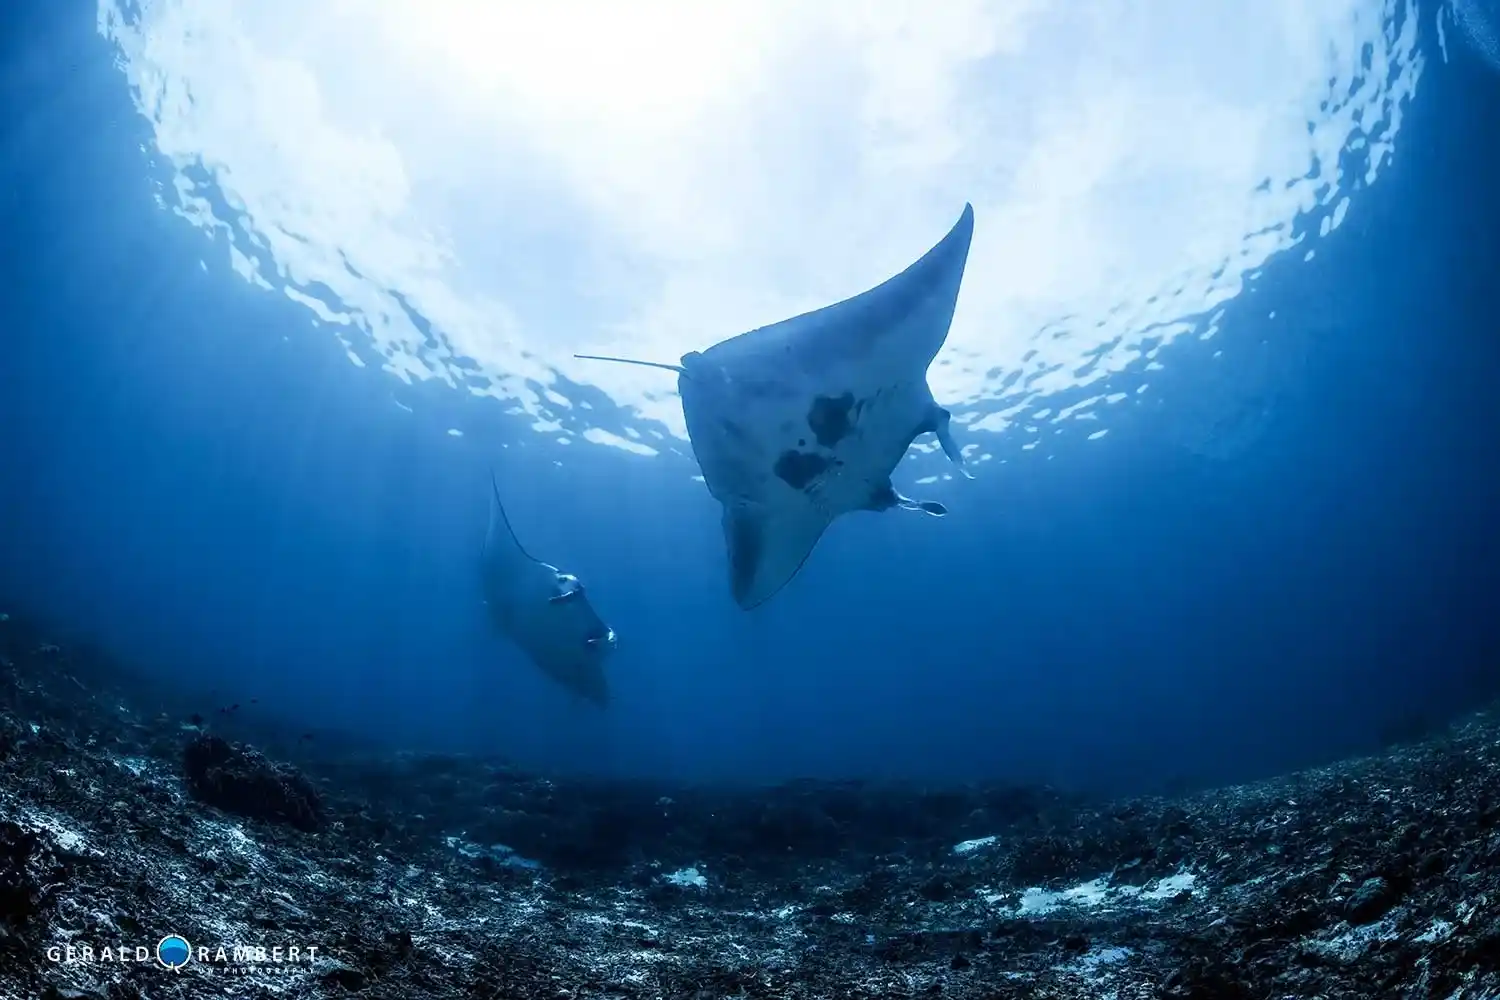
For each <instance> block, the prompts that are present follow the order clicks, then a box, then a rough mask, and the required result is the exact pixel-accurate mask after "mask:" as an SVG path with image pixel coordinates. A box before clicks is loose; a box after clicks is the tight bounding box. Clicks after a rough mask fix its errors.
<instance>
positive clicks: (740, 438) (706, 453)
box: [576, 205, 974, 610]
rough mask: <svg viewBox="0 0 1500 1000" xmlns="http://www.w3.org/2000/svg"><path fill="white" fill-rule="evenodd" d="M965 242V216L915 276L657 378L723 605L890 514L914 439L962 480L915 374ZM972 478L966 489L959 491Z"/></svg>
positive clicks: (943, 416) (922, 375)
mask: <svg viewBox="0 0 1500 1000" xmlns="http://www.w3.org/2000/svg"><path fill="white" fill-rule="evenodd" d="M973 235H974V208H973V206H972V205H965V206H964V210H963V214H962V215H961V216H959V219H958V223H957V224H956V225H954V227H953V229H952V230H951V231H949V233H948V235H947V236H945V237H943V238H942V240H940V241H939V242H938V244H937V245H936V246H934V247H933V248H932V249H931V250H929V251H928V252H927V253H926V254H925V255H923V256H922V258H921V259H920V260H918V261H917V262H916V263H915V264H913V265H911V266H910V267H908V268H907V269H906V270H904V271H902V272H901V273H900V274H898V275H896V276H895V277H894V278H891V279H889V280H888V281H885V282H883V283H882V284H879V285H877V286H875V287H874V288H872V289H870V290H869V291H867V292H862V293H860V294H859V295H856V296H854V297H853V298H850V299H845V300H844V301H842V302H839V303H836V304H834V305H831V306H827V307H825V308H823V309H818V310H816V311H814V312H810V313H804V314H803V315H801V316H795V317H793V318H792V319H788V320H783V321H782V322H780V323H774V324H772V325H771V326H763V327H761V328H760V329H758V330H751V331H750V332H749V333H742V334H740V335H739V336H737V337H731V338H729V339H728V340H724V341H721V342H719V343H717V344H714V345H713V346H712V347H710V348H708V349H707V350H704V351H692V352H690V353H688V354H686V355H684V356H683V358H682V363H681V364H680V365H668V364H661V363H658V362H652V361H636V360H632V359H629V358H612V357H603V356H600V355H593V354H580V355H576V357H580V358H587V359H591V360H596V361H618V362H622V363H625V364H640V365H647V366H649V367H653V368H665V369H668V370H670V371H675V372H677V373H678V378H677V391H678V393H679V395H681V397H682V414H683V419H684V421H685V422H686V424H687V430H688V438H689V440H690V442H691V444H692V449H693V455H694V457H696V458H697V460H698V464H699V466H700V467H701V468H702V470H703V480H704V482H705V483H707V485H708V491H709V492H710V493H711V494H713V496H714V498H715V499H716V500H718V501H719V503H721V504H722V505H723V507H724V518H723V523H724V541H725V544H726V545H727V546H728V550H729V582H730V590H731V591H732V593H733V594H734V599H735V602H736V603H738V604H739V606H740V607H741V608H744V609H746V610H748V609H750V608H753V607H755V606H757V605H759V604H762V603H764V602H765V601H766V600H767V599H769V598H770V597H771V596H773V595H774V594H775V593H776V592H777V591H779V590H780V589H781V588H782V587H784V586H786V584H787V582H788V581H790V580H791V579H792V577H793V576H795V575H796V574H797V571H798V570H799V569H801V568H802V564H803V563H804V562H806V561H807V557H808V556H809V555H810V554H811V553H812V550H813V547H814V546H815V545H816V544H817V542H818V539H819V538H821V537H822V536H823V532H824V531H825V530H827V528H828V526H829V525H830V524H832V523H833V520H834V518H836V517H838V516H839V515H840V514H844V513H847V512H849V511H853V510H876V511H880V510H889V509H890V508H892V507H901V508H904V509H907V510H917V511H923V512H925V513H928V514H932V515H935V516H939V517H941V516H942V515H944V514H946V513H947V510H946V508H944V507H943V505H942V504H940V503H937V502H935V501H918V500H911V499H909V498H907V497H904V496H902V495H901V494H900V493H897V492H896V489H895V487H894V486H893V485H892V483H891V473H892V472H893V471H894V470H895V468H896V465H897V463H899V462H900V461H901V459H902V458H903V457H904V456H905V454H906V450H907V449H908V448H909V447H910V446H911V443H912V441H913V440H915V439H916V437H917V436H918V435H919V434H926V433H932V434H936V435H937V438H938V441H939V442H941V444H942V447H943V451H944V452H945V453H946V454H947V455H948V458H949V459H950V460H952V462H953V463H954V464H955V465H956V466H958V468H959V470H960V471H962V472H963V474H964V475H965V476H968V475H969V473H968V471H967V470H966V469H964V462H963V455H962V454H961V453H960V452H959V450H958V446H957V445H956V444H954V441H953V436H952V434H951V433H950V431H949V417H950V415H949V412H948V411H947V410H946V409H944V408H943V407H941V406H939V405H938V404H937V403H936V402H935V401H934V400H933V398H932V390H931V389H930V388H929V387H928V385H927V368H928V366H929V365H931V364H932V359H933V358H934V357H936V356H937V353H938V351H939V350H940V349H941V348H942V346H943V342H944V341H945V340H946V339H947V337H948V328H949V326H950V325H951V324H952V322H953V310H954V307H955V305H956V304H957V301H958V288H959V284H960V283H961V282H962V281H963V275H964V265H965V263H966V262H967V261H968V257H969V243H970V241H971V240H972V238H973ZM971 478H972V477H971Z"/></svg>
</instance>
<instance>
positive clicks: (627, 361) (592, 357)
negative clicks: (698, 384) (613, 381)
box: [573, 354, 687, 375]
mask: <svg viewBox="0 0 1500 1000" xmlns="http://www.w3.org/2000/svg"><path fill="white" fill-rule="evenodd" d="M573 357H575V358H581V359H583V360H584V361H613V362H615V363H616V364H621V365H640V366H641V367H642V368H662V369H665V370H666V371H669V372H676V373H677V374H679V375H686V374H687V369H686V368H684V367H682V366H681V365H669V364H664V363H662V362H660V361H637V360H635V359H634V358H610V357H605V356H604V355H602V354H575V355H573Z"/></svg>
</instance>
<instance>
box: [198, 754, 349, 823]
mask: <svg viewBox="0 0 1500 1000" xmlns="http://www.w3.org/2000/svg"><path fill="white" fill-rule="evenodd" d="M183 767H184V769H185V771H186V772H187V782H188V788H189V790H190V791H191V792H192V793H193V796H194V797H195V798H197V799H198V800H199V801H200V802H203V803H205V804H207V805H211V806H215V807H217V808H219V809H223V810H224V811H225V812H232V813H236V814H238V815H241V816H245V817H247V818H249V819H259V820H265V821H267V822H271V823H286V824H289V825H291V826H294V827H296V828H297V829H299V830H305V831H312V830H316V829H318V828H319V827H320V826H321V825H322V823H323V811H322V805H321V803H320V801H319V796H318V792H317V789H315V788H313V786H312V783H311V782H309V781H308V780H307V779H306V778H304V777H303V776H302V775H301V774H299V773H298V772H297V771H296V770H295V769H294V768H292V767H289V766H287V765H285V764H274V763H272V762H271V761H269V760H267V759H266V758H265V757H264V756H263V755H262V754H260V753H259V752H258V751H256V750H253V749H250V748H249V747H244V746H239V745H236V744H232V743H229V742H227V741H225V740H223V739H221V738H219V737H217V736H208V735H204V736H199V737H198V738H197V739H195V740H193V741H192V742H191V743H189V744H188V745H187V747H186V748H185V749H184V750H183Z"/></svg>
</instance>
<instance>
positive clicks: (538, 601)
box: [481, 471, 615, 707]
mask: <svg viewBox="0 0 1500 1000" xmlns="http://www.w3.org/2000/svg"><path fill="white" fill-rule="evenodd" d="M490 493H491V497H490V524H489V530H488V531H486V532H485V536H484V550H483V555H482V559H481V572H482V576H483V582H484V599H485V603H486V604H487V605H488V606H489V611H490V616H491V617H492V618H493V619H494V621H495V624H496V625H497V626H499V628H500V631H501V632H504V633H505V635H506V636H507V637H509V638H510V640H511V641H512V642H514V643H515V644H516V645H517V646H520V647H521V649H522V650H524V651H525V653H526V655H527V656H529V657H531V661H532V662H533V663H535V664H536V665H537V666H538V667H540V668H541V671H542V673H544V674H546V675H547V676H548V677H551V678H552V679H553V680H555V681H557V682H558V683H559V684H561V685H563V687H565V688H567V689H568V690H569V691H572V692H573V693H574V694H576V695H578V696H579V697H581V698H583V699H585V700H586V701H590V702H593V703H594V704H596V705H599V706H600V707H603V706H605V705H607V704H609V685H608V684H607V682H606V681H605V678H604V661H605V660H606V659H607V658H608V657H609V654H610V653H612V652H614V649H615V631H614V629H612V628H610V627H609V626H608V625H606V624H605V623H604V621H603V619H601V618H600V617H599V615H598V613H597V612H595V611H594V608H593V606H592V605H591V604H589V599H588V595H587V594H586V593H585V592H584V589H583V584H582V583H579V582H578V578H577V577H576V576H573V575H571V574H568V573H563V572H559V571H558V569H557V567H556V566H550V565H548V564H547V563H544V562H542V561H541V560H540V559H535V558H533V557H532V556H531V555H530V554H529V553H528V552H527V551H526V550H525V549H523V548H522V547H521V543H520V541H519V540H518V539H517V538H516V535H515V532H514V531H512V530H511V527H510V521H509V519H507V518H506V516H505V508H504V506H502V505H501V503H500V487H499V485H498V484H496V482H495V474H494V472H493V471H492V472H491V473H490Z"/></svg>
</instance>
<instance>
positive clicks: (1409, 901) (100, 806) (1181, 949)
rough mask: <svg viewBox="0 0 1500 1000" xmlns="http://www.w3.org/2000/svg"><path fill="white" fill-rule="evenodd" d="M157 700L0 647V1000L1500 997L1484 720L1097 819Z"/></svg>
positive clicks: (49, 652) (1068, 805)
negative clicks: (486, 755)
mask: <svg viewBox="0 0 1500 1000" xmlns="http://www.w3.org/2000/svg"><path fill="white" fill-rule="evenodd" d="M146 690H149V685H147V684H146V683H144V682H141V681H131V680H129V679H128V678H127V676H126V675H125V674H124V673H123V670H122V668H120V667H119V665H117V664H113V663H110V662H109V661H108V658H107V657H105V656H104V655H103V654H102V653H100V652H99V651H97V650H90V649H88V648H87V647H83V646H77V645H73V644H69V643H65V642H64V643H60V644H53V643H52V642H49V641H47V639H46V637H45V636H43V635H42V634H40V633H39V632H38V631H37V629H36V628H35V627H33V626H30V625H26V624H24V623H22V622H20V621H17V620H14V619H10V618H5V619H3V620H0V997H18V998H28V1000H29V998H72V1000H81V998H87V1000H169V998H194V1000H205V998H212V997H233V998H235V1000H262V998H263V1000H270V998H278V1000H285V998H312V997H349V996H361V997H374V998H391V1000H399V998H412V1000H416V998H423V1000H442V998H460V997H495V998H514V1000H523V998H525V1000H530V998H546V1000H572V998H579V1000H582V998H610V1000H629V998H642V1000H644V998H661V1000H718V998H728V997H745V998H766V1000H772V998H775V1000H788V998H800V997H851V998H900V997H917V996H922V997H932V996H939V997H949V998H1008V997H1017V998H1020V997H1027V998H1031V997H1036V998H1073V997H1077V998H1084V997H1088V998H1116V1000H1130V998H1145V997H1162V998H1195V1000H1218V998H1224V1000H1234V998H1267V1000H1270V998H1276V1000H1281V998H1286V997H1296V998H1314V997H1318V998H1345V997H1348V998H1354V997H1358V998H1387V997H1390V998H1397V997H1400V998H1411V1000H1422V998H1434V1000H1436V998H1444V1000H1448V998H1456V1000H1464V998H1474V1000H1477V998H1481V997H1493V996H1497V995H1500V715H1497V714H1494V713H1491V712H1481V713H1478V714H1475V715H1473V716H1471V717H1469V718H1466V719H1464V720H1462V721H1461V722H1459V723H1456V724H1455V725H1454V726H1452V727H1450V728H1449V729H1448V730H1447V731H1444V732H1440V733H1435V734H1431V735H1429V736H1427V737H1425V738H1423V739H1421V740H1417V741H1412V742H1409V743H1407V744H1405V745H1402V746H1398V747H1392V748H1389V749H1388V750H1386V751H1384V752H1382V753H1381V754H1380V755H1378V756H1372V757H1365V758H1361V759H1357V760H1350V761H1346V762H1343V763H1339V764H1336V765H1333V766H1328V767H1322V768H1318V769H1314V770H1308V771H1304V772H1301V773H1298V774H1294V775H1289V776H1286V777H1282V778H1277V779H1275V780H1268V781H1262V782H1258V783H1255V784H1251V785H1246V786H1241V787H1233V788H1222V789H1216V790H1211V791H1204V792H1197V793H1194V794H1191V795H1184V796H1179V797H1174V798H1142V799H1134V800H1128V801H1116V802H1100V801H1093V800H1089V799H1085V798H1082V797H1078V796H1070V795H1065V794H1062V793H1059V792H1057V791H1055V790H1051V789H1046V788H1018V787H1006V786H993V787H981V786H967V785H966V786H954V787H946V788H934V787H911V786H902V785H885V784H879V783H873V782H843V783H821V782H792V783H787V784H783V785H779V786H776V787H773V788H749V787H740V788H735V787H708V786H677V785H667V784H662V783H650V782H638V783H620V782H614V783H609V782H602V781H587V780H581V779H568V778H563V777H560V776H550V777H549V776H545V775H538V774H528V773H525V772H523V771H520V770H518V769H516V768H514V767H511V766H509V765H507V764H506V763H505V762H504V761H499V760H486V759H475V758H470V757H444V756H434V755H415V754H393V753H388V752H383V751H380V750H379V749H377V748H374V747H367V746H360V745H358V744H355V743H353V742H350V741H347V740H343V741H341V740H340V739H339V738H338V737H337V736H335V735H334V734H312V735H314V736H315V737H316V738H308V735H309V734H298V733H289V732H283V731H281V730H280V729H278V728H277V727H276V726H275V725H274V724H271V723H269V722H268V723H266V725H265V726H263V727H261V726H259V724H258V723H256V722H254V721H247V720H246V719H238V720H237V721H233V722H232V724H231V721H230V720H232V719H234V718H235V716H234V715H233V714H232V713H230V710H229V709H225V710H224V711H223V712H217V711H215V710H214V709H212V708H211V707H208V706H199V708H200V710H201V711H202V712H206V713H207V714H208V716H209V718H210V719H211V720H212V721H205V719H204V718H203V717H202V715H201V714H193V711H192V706H188V705H168V704H166V703H162V702H160V701H158V700H156V697H157V696H156V695H152V696H151V697H150V698H146V697H144V696H143V695H142V692H143V691H146ZM168 935H180V936H181V937H182V938H184V939H185V940H186V941H187V942H189V944H190V945H191V949H192V952H191V958H190V959H189V960H188V961H187V962H186V964H184V965H182V966H181V967H180V968H175V969H172V968H168V967H166V966H165V965H164V964H162V963H161V962H159V961H158V959H157V954H156V946H157V943H158V942H159V941H161V939H162V938H164V937H166V936H168Z"/></svg>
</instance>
